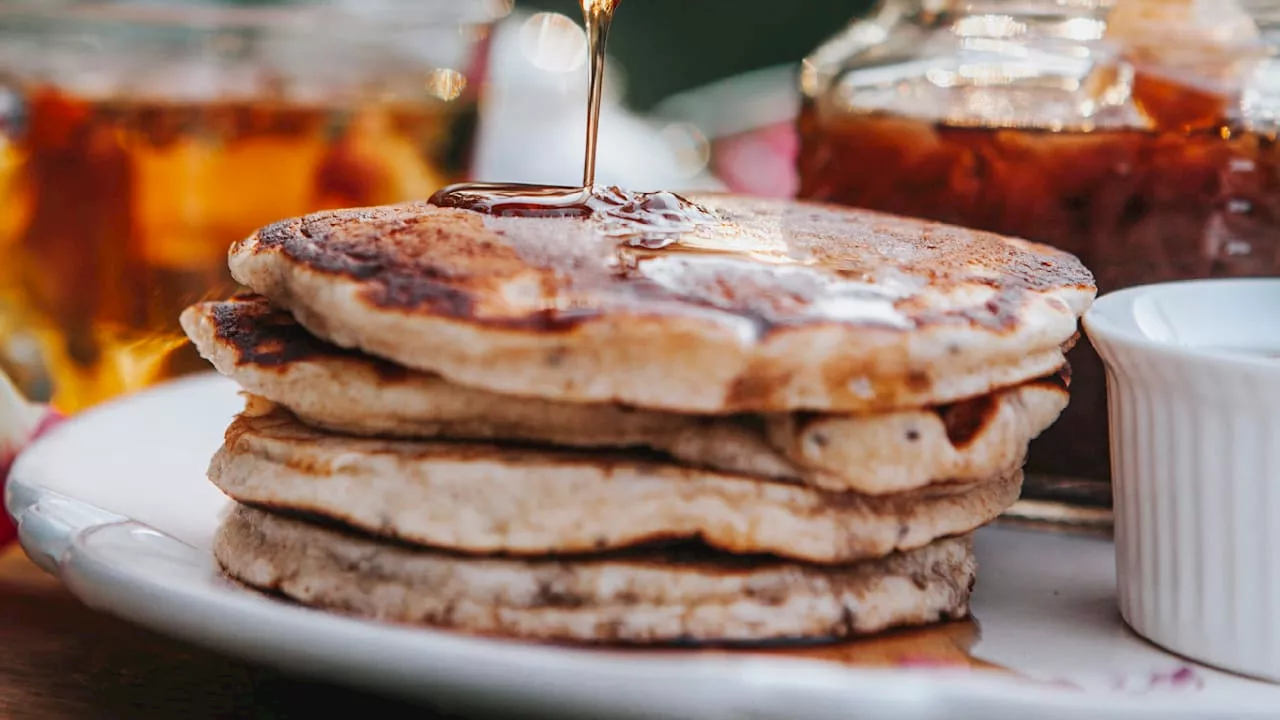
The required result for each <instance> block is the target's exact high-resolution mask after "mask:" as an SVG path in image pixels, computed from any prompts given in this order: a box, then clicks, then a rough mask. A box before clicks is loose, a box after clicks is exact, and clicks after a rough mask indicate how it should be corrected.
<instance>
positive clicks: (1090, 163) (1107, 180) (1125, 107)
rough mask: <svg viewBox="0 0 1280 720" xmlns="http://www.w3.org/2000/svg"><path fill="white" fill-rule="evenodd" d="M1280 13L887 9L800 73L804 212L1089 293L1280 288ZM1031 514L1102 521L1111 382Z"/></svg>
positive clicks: (1050, 469) (1047, 460)
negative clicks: (898, 232) (1046, 505)
mask: <svg viewBox="0 0 1280 720" xmlns="http://www.w3.org/2000/svg"><path fill="white" fill-rule="evenodd" d="M1278 18H1280V2H1274V1H1254V2H1247V1H1246V2H1240V3H1225V2H1208V1H1202V2H1198V3H1190V2H1181V1H1179V0H1167V1H1166V2H1164V4H1163V6H1161V5H1160V2H1159V0H1157V2H1151V1H1150V0H1147V2H1144V3H1134V2H1132V1H1131V0H1118V2H1117V1H1116V0H1110V1H1108V0H989V1H986V2H977V1H974V2H961V1H958V0H886V1H884V2H882V3H880V4H879V5H878V6H877V8H876V9H875V10H874V11H873V12H872V13H871V14H870V15H869V16H868V17H867V18H866V19H864V20H860V21H857V22H855V23H853V24H852V25H850V26H849V27H847V28H846V29H845V30H844V31H843V32H841V33H840V34H839V35H837V36H836V37H834V38H833V39H831V40H830V41H828V42H827V43H826V44H825V45H823V46H822V47H821V48H820V49H818V50H817V51H816V52H815V53H813V54H812V56H810V57H809V58H808V59H807V60H806V62H805V67H804V70H803V72H802V78H801V89H802V92H803V96H804V99H803V108H802V112H801V117H800V119H799V122H798V127H799V133H800V149H799V158H798V168H799V173H800V190H799V195H800V196H802V197H806V198H814V199H820V200H827V201H834V202H838V203H844V204H848V205H853V206H860V207H866V208H872V209H876V210H882V211H886V212H892V213H899V214H903V215H912V216H917V217H925V218H930V219H936V220H940V221H945V222H950V223H955V224H959V225H965V226H969V227H973V228H980V229H984V230H991V231H995V232H1000V233H1005V234H1010V235H1015V236H1021V237H1026V238H1029V239H1032V240H1038V241H1041V242H1045V243H1048V244H1051V245H1055V246H1057V247H1059V248H1062V249H1064V250H1067V251H1070V252H1072V253H1075V254H1076V255H1077V256H1079V257H1080V258H1081V260H1083V261H1084V263H1085V264H1086V265H1087V266H1088V267H1089V268H1090V269H1091V270H1092V271H1093V272H1094V274H1095V275H1096V277H1097V281H1098V286H1099V290H1100V291H1101V292H1109V291H1112V290H1116V289H1119V288H1123V287H1126V286H1131V285H1137V284H1143V283H1149V282H1157V281H1166V280H1175V279H1183V278H1201V277H1244V276H1269V275H1277V274H1280V148H1278V147H1277V144H1276V130H1277V122H1276V118H1277V109H1280V66H1277V64H1276V62H1275V60H1273V59H1272V57H1271V56H1272V55H1273V54H1274V50H1275V48H1276V46H1277V36H1276V35H1275V32H1274V31H1275V28H1276V20H1277V19H1278ZM1069 357H1070V361H1071V364H1072V368H1073V374H1074V379H1073V384H1072V402H1071V406H1070V407H1069V409H1068V410H1067V411H1066V413H1065V414H1064V415H1063V417H1062V419H1061V420H1060V421H1059V422H1058V423H1057V424H1056V425H1055V426H1054V427H1053V428H1052V429H1051V430H1049V431H1048V432H1046V433H1045V434H1044V435H1043V436H1042V437H1041V438H1039V439H1038V440H1037V441H1036V442H1035V443H1033V445H1032V448H1031V454H1030V457H1029V459H1028V470H1029V475H1028V485H1027V489H1026V492H1025V493H1024V497H1031V498H1045V499H1051V500H1067V501H1070V502H1073V503H1081V504H1096V505H1102V506H1106V505H1109V503H1110V485H1109V479H1110V465H1109V458H1108V430H1107V425H1108V417H1107V405H1106V380H1105V377H1104V374H1103V370H1102V366H1101V363H1100V362H1099V361H1098V358H1097V356H1096V355H1095V354H1094V352H1093V350H1092V348H1091V347H1089V346H1088V343H1087V342H1084V341H1082V342H1080V343H1079V344H1078V345H1077V346H1076V348H1075V349H1074V350H1073V351H1072V352H1071V353H1070V356H1069Z"/></svg>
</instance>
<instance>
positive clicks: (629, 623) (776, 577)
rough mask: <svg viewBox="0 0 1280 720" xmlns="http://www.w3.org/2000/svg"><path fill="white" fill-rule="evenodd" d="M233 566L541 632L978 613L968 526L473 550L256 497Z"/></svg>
mask: <svg viewBox="0 0 1280 720" xmlns="http://www.w3.org/2000/svg"><path fill="white" fill-rule="evenodd" d="M214 555H215V557H216V558H217V561H218V563H219V565H221V567H222V569H223V571H224V572H225V573H226V574H227V575H229V576H230V577H232V578H234V579H235V580H237V581H240V582H242V583H244V584H247V585H249V586H252V587H255V588H258V589H260V590H264V591H268V592H272V593H277V594H282V595H284V596H286V597H288V598H291V599H293V600H295V601H297V602H300V603H303V604H305V605H309V606H312V607H316V608H322V609H326V610H331V611H338V612H344V613H349V614H352V615H357V616H360V617H366V618H371V619H376V620H382V621H391V622H401V623H412V624H419V625H430V626H435V627H442V628H449V629H455V630H461V631H467V632H474V633H494V634H501V635H503V636H507V637H519V638H528V639H538V640H566V641H577V642H584V641H585V642H609V643H664V642H675V641H682V642H688V641H700V642H751V641H762V640H775V639H840V638H850V637H856V636H859V635H867V634H872V633H876V632H880V631H883V630H887V629H889V628H892V627H898V626H908V625H922V624H927V623H932V622H937V621H939V620H944V619H954V618H961V617H964V616H965V615H967V613H968V604H969V594H970V591H971V589H972V586H973V582H974V574H975V570H976V563H975V561H974V558H973V552H972V547H971V542H970V540H969V539H968V538H967V537H964V538H954V539H946V540H940V541H938V542H936V543H934V544H932V545H929V546H928V547H925V548H922V549H920V550H916V551H914V552H911V553H907V554H902V555H894V556H892V557H889V558H886V559H883V560H877V561H872V562H867V563H862V564H855V565H843V566H838V567H818V566H812V565H803V564H794V563H786V562H781V561H777V560H770V559H760V558H735V557H732V556H724V555H716V554H706V553H699V552H696V551H681V550H678V549H668V550H650V551H646V552H636V553H626V554H620V555H616V556H603V557H598V558H590V559H582V558H578V559H540V560H518V559H510V558H467V557H460V556H457V555H453V554H449V553H443V552H438V551H432V550H422V549H417V548H408V547H404V546H394V545H387V544H383V543H379V542H376V541H374V540H370V539H367V538H364V537H359V536H355V535H350V534H345V533H341V532H337V531H334V530H331V529H327V528H323V527H319V526H316V525H313V524H309V523H306V522H302V521H299V520H294V519H289V518H282V517H279V516H275V515H271V514H268V513H265V512H262V511H259V510H255V509H251V508H247V507H244V506H237V507H235V508H234V509H233V510H232V512H231V514H230V515H229V516H228V517H227V518H226V519H225V520H224V522H223V524H222V526H221V527H220V528H219V530H218V533H217V536H216V537H215V539H214Z"/></svg>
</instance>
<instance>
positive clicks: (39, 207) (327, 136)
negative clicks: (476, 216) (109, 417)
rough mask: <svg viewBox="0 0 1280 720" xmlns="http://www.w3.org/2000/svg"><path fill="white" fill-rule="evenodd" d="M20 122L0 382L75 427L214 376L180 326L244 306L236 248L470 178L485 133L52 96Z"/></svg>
mask: <svg viewBox="0 0 1280 720" xmlns="http://www.w3.org/2000/svg"><path fill="white" fill-rule="evenodd" d="M11 108H12V111H11V112H10V114H9V115H8V116H6V117H3V118H0V122H2V123H3V124H2V125H0V129H2V130H3V135H2V136H0V207H2V208H3V210H2V211H0V255H2V256H3V258H4V262H3V263H2V264H0V343H4V344H5V345H6V346H5V347H3V348H0V358H4V362H5V364H6V365H7V367H3V368H0V369H4V370H6V371H7V372H8V373H9V374H10V375H12V376H13V377H14V378H15V379H17V380H18V381H19V383H20V384H21V385H22V386H23V387H24V389H26V390H27V391H28V392H31V393H32V394H34V395H37V396H38V395H40V394H41V392H40V391H41V389H42V388H51V391H52V393H53V400H54V402H55V404H56V405H57V406H58V407H59V408H60V409H62V410H64V411H75V410H79V409H82V408H84V407H87V406H90V405H93V404H95V403H97V402H99V401H101V400H104V399H107V398H110V397H113V396H115V395H119V394H121V393H124V392H128V391H131V390H134V389H137V388H139V387H142V386H145V385H148V384H150V383H153V382H155V381H157V380H160V379H163V378H165V377H169V376H172V375H175V374H182V373H185V372H187V371H194V370H197V369H203V368H204V367H205V366H204V365H203V364H202V363H201V361H200V360H199V358H197V357H196V356H195V353H194V351H193V350H192V349H191V348H190V347H187V346H184V343H183V338H182V336H181V331H180V329H179V328H178V326H177V317H178V314H179V313H180V312H181V311H182V309H183V308H184V307H186V306H187V305H188V304H189V303H191V302H193V301H197V300H200V299H202V298H206V297H219V296H225V295H226V294H227V293H229V292H232V291H234V290H235V287H234V284H233V282H232V281H231V278H230V276H229V275H228V273H227V269H226V267H227V262H226V253H227V248H228V247H229V246H230V245H231V243H233V242H235V241H236V240H239V239H241V238H243V237H245V236H246V235H248V234H249V233H251V232H252V231H253V230H254V229H255V228H257V227H260V226H262V225H265V224H267V223H270V222H274V221H275V220H277V219H279V218H283V217H292V216H297V215H301V214H305V213H307V212H311V211H315V210H323V209H329V208H340V207H352V206H362V205H374V204H382V203H390V202H399V201H403V200H408V199H413V198H419V197H426V196H428V195H430V194H431V193H432V192H434V191H436V190H437V189H439V188H440V187H442V186H444V185H446V184H448V183H451V182H456V181H458V180H460V179H463V177H464V174H465V171H466V168H467V166H468V164H469V161H470V152H471V140H472V137H473V135H474V129H475V125H476V119H477V112H476V109H475V104H474V103H467V102H450V103H445V102H440V103H438V104H427V103H418V102H415V103H402V104H371V105H367V106H359V107H355V108H347V107H327V106H324V105H319V104H317V105H306V104H295V103H292V102H283V101H282V102H270V101H263V100H260V99H252V100H250V99H246V100H225V101H222V100H209V101H203V100H202V101H198V102H196V101H193V102H185V103H184V102H181V101H170V100H159V99H157V100H153V99H146V98H139V99H130V98H127V97H126V98H121V97H111V98H106V99H96V98H85V97H78V96H75V95H71V94H67V93H65V92H62V91H60V90H58V89H54V88H32V89H30V90H29V91H27V92H25V93H24V97H23V98H22V102H21V103H16V104H14V105H12V106H11ZM21 343H25V344H26V345H27V346H29V347H24V346H20V344H21ZM179 348H180V350H179ZM175 350H178V352H174V351H175ZM24 358H26V360H25V361H24Z"/></svg>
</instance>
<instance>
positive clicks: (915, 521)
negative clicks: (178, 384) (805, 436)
mask: <svg viewBox="0 0 1280 720" xmlns="http://www.w3.org/2000/svg"><path fill="white" fill-rule="evenodd" d="M209 479H210V480H211V481H212V482H213V483H214V484H215V485H216V486H218V487H219V488H220V489H221V490H222V491H223V492H225V493H226V494H227V495H229V496H230V497H232V498H234V499H235V500H237V501H238V502H241V503H244V504H247V505H254V506H258V507H263V508H269V509H272V510H275V511H278V512H287V513H294V514H301V515H305V516H318V517H323V518H328V519H330V520H333V521H336V522H338V523H340V524H342V525H345V526H347V527H350V528H354V529H357V530H360V531H364V532H366V533H368V534H371V535H376V536H380V537H384V538H389V539H395V540H399V541H403V542H409V543H414V544H420V545H426V546H431V547H435V548H441V549H447V550H451V551H456V552H464V553H469V554H494V553H501V554H508V555H519V556H532V555H544V554H549V553H554V554H562V553H586V552H601V551H607V550H614V549H618V548H625V547H632V546H636V545H640V544H644V543H649V542H653V541H668V540H691V539H698V540H701V541H702V542H704V543H706V544H707V545H709V546H711V547H714V548H717V549H719V550H724V551H728V552H734V553H745V554H754V553H768V554H772V555H777V556H780V557H788V558H794V559H798V560H804V561H810V562H817V563H845V562H852V561H856V560H863V559H868V558H877V557H883V556H885V555H888V554H890V553H892V552H895V551H902V550H910V549H914V548H918V547H922V546H924V545H927V544H928V543H930V542H932V541H934V540H936V539H937V538H940V537H946V536H950V535H958V534H962V533H966V532H969V531H971V530H974V529H976V528H978V527H980V526H981V525H984V524H986V523H988V522H990V521H991V520H993V519H995V518H996V517H997V516H999V515H1000V513H1002V512H1003V511H1004V510H1006V509H1008V508H1009V506H1011V505H1012V504H1013V503H1014V502H1015V501H1016V500H1017V498H1018V494H1019V492H1020V490H1021V485H1022V473H1021V471H1020V470H1018V469H1017V468H1016V466H1015V467H1014V468H1011V469H1006V470H1005V472H1004V473H1002V474H1000V475H998V476H994V477H992V478H990V479H988V480H987V481H985V482H982V483H973V484H955V483H952V484H945V485H935V486H930V487H928V488H925V489H922V490H917V491H913V492H908V493H900V494H895V495H884V496H867V495H859V494H855V493H831V492H824V491H820V490H816V489H813V488H809V487H805V486H802V485H794V484H787V483H781V482H771V481H764V480H759V479H756V478H750V477H745V476H741V475H733V474H728V473H723V472H716V471H710V470H703V469H698V468H690V467H686V466H681V465H677V464H674V463H671V462H669V461H665V460H662V459H649V458H646V457H645V456H644V455H643V454H641V453H602V452H572V451H561V450H556V449H547V448H536V447H518V446H513V445H497V444H488V443H459V442H411V441H394V440H381V439H371V438H352V437H345V436H339V435H330V434H326V433H323V432H321V431H318V430H315V429H312V428H310V427H307V426H306V425H303V424H302V423H300V422H298V421H297V420H296V419H294V418H293V417H292V416H291V415H290V414H289V413H287V412H285V411H283V410H281V409H280V408H274V407H263V408H258V407H253V406H251V407H250V408H249V411H248V412H247V413H245V414H242V415H241V417H239V418H238V419H237V420H236V421H235V422H234V423H232V425H231V427H230V428H229V429H228V430H227V435H226V441H225V443H224V444H223V446H222V447H221V449H219V450H218V452H217V454H216V455H215V456H214V458H213V460H212V462H211V463H210V466H209Z"/></svg>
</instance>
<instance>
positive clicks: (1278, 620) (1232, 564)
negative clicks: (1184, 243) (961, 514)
mask: <svg viewBox="0 0 1280 720" xmlns="http://www.w3.org/2000/svg"><path fill="white" fill-rule="evenodd" d="M1084 325H1085V330H1086V332H1087V333H1088V335H1089V339H1090V340H1091V341H1092V343H1093V345H1094V347H1096V348H1097V350H1098V354H1099V355H1101V357H1102V361H1103V364H1104V365H1105V366H1106V374H1107V396H1108V404H1109V411H1110V426H1111V467H1112V482H1113V484H1114V489H1115V541H1116V566H1117V581H1118V595H1119V603H1120V612H1121V614H1122V615H1123V616H1124V619H1125V621H1126V622H1128V623H1129V625H1130V626H1131V627H1133V629H1134V630H1135V631H1136V632H1137V633H1138V634H1140V635H1142V636H1143V637H1146V638H1147V639H1149V640H1151V641H1152V642H1154V643H1156V644H1158V645H1161V646H1163V647H1165V648H1167V649H1169V650H1172V651H1174V652H1176V653H1179V654H1181V655H1185V656H1187V657H1189V658H1192V659H1194V660H1198V661H1200V662H1203V663H1205V664H1209V665H1214V666H1217V667H1220V668H1223V669H1226V670H1231V671H1234V672H1238V673H1242V674H1246V675H1252V676H1255V677H1260V678H1266V679H1269V680H1273V681H1280V279H1277V280H1270V279H1268V280H1208V281H1193V282H1183V283H1169V284H1162V285H1151V286H1146V287H1140V288H1133V289H1129V290H1124V291H1121V292H1117V293H1112V294H1110V295H1107V296H1104V297H1102V298H1099V299H1098V301H1097V302H1096V303H1095V304H1094V306H1093V308H1092V309H1091V310H1090V311H1089V313H1088V314H1087V315H1086V316H1085V320H1084Z"/></svg>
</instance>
